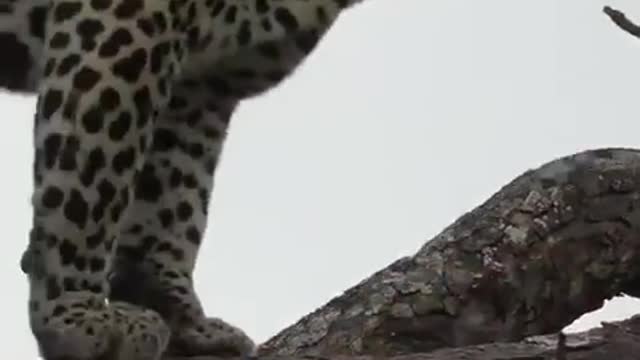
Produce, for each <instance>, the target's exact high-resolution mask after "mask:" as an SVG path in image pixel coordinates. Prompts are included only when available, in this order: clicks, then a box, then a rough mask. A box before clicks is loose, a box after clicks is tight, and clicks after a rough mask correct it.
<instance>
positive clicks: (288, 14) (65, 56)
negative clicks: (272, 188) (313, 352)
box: [0, 0, 363, 360]
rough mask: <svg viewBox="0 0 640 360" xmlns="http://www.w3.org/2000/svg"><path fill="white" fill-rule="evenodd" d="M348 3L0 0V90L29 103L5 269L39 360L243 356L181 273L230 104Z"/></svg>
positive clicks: (244, 343) (279, 72) (190, 254)
mask: <svg viewBox="0 0 640 360" xmlns="http://www.w3.org/2000/svg"><path fill="white" fill-rule="evenodd" d="M361 2H363V0H0V49H3V51H4V52H5V55H3V57H0V89H2V90H3V91H8V92H10V93H17V94H26V95H30V94H32V95H34V96H35V97H36V106H35V108H36V109H35V114H34V119H33V121H34V127H33V143H34V147H33V148H34V156H33V170H32V175H33V191H32V194H31V204H32V209H33V210H32V211H33V216H32V219H33V221H32V225H31V230H30V232H29V239H28V245H27V248H26V250H25V251H24V254H23V257H22V259H21V261H20V266H21V269H22V271H23V272H24V273H25V274H26V277H27V279H28V288H29V294H28V315H29V326H30V329H31V332H32V335H33V337H34V340H35V342H36V344H37V346H38V351H39V353H40V355H41V356H42V358H44V359H45V360H102V359H109V360H111V359H113V360H120V359H122V360H124V359H127V360H157V359H160V358H163V357H165V356H177V357H188V356H208V355H211V356H224V357H227V356H253V355H255V354H256V351H257V346H256V344H255V342H254V341H253V340H252V339H251V338H250V337H249V336H248V335H247V334H246V333H245V332H244V331H243V330H241V329H240V328H238V327H236V326H234V325H232V324H230V323H228V322H226V321H224V320H223V319H221V318H218V317H211V316H208V315H207V314H206V313H205V311H204V306H203V305H202V303H201V301H200V299H199V297H198V295H197V294H196V291H195V289H194V269H195V267H196V265H197V264H196V263H197V259H198V254H199V250H200V248H201V245H202V241H203V238H204V236H203V235H204V233H205V231H206V225H207V221H208V209H209V206H210V198H211V194H212V191H213V185H214V174H215V171H216V169H217V165H218V164H219V162H220V156H221V153H222V150H223V147H224V146H223V145H224V141H225V138H226V134H227V131H228V126H229V123H230V120H231V118H232V115H233V114H234V111H235V110H236V108H237V107H238V105H239V103H241V102H242V101H244V100H246V99H250V98H253V97H256V96H259V95H261V94H264V93H266V92H268V91H270V90H272V89H273V88H275V87H277V86H279V85H280V84H282V83H283V82H284V81H285V80H286V79H288V78H289V77H291V76H292V75H293V74H294V73H295V72H296V70H297V69H299V68H300V67H301V65H302V64H304V63H305V60H306V59H307V58H308V57H309V55H310V54H311V53H312V52H313V51H314V50H315V49H316V48H317V45H318V43H319V42H320V41H321V40H322V39H323V38H324V36H325V35H326V33H327V32H328V31H329V30H330V29H331V28H332V26H333V24H334V23H335V22H336V20H337V19H338V17H339V16H340V15H341V14H343V12H345V11H347V10H350V9H352V8H353V7H354V6H355V5H356V4H359V3H361Z"/></svg>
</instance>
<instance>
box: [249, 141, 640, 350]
mask: <svg viewBox="0 0 640 360" xmlns="http://www.w3.org/2000/svg"><path fill="white" fill-rule="evenodd" d="M639 274H640V152H639V151H635V150H627V149H602V150H594V151H587V152H584V153H580V154H577V155H574V156H570V157H565V158H561V159H558V160H556V161H553V162H550V163H548V164H546V165H544V166H542V167H540V168H538V169H536V170H533V171H528V172H526V173H525V174H523V175H521V176H520V177H518V178H516V179H515V180H514V181H512V182H511V183H510V184H508V185H507V186H505V187H504V188H502V189H501V190H500V191H499V192H498V193H497V194H495V195H494V196H492V197H491V198H490V199H489V200H487V201H486V202H485V203H484V204H482V205H481V206H479V207H478V208H476V209H475V210H473V211H471V212H469V213H467V214H465V215H463V216H462V217H461V218H460V219H458V220H457V221H456V222H455V223H454V224H453V225H451V226H449V227H448V228H446V229H445V230H444V231H443V232H442V233H441V234H439V235H438V236H436V237H435V238H434V239H432V240H431V241H428V242H427V243H426V244H425V245H424V246H423V247H422V248H421V249H420V250H419V251H418V252H417V253H416V254H415V255H414V256H412V257H407V258H402V259H400V260H398V261H396V262H394V263H393V264H391V265H390V266H389V267H387V268H385V269H383V270H381V271H379V272H377V273H376V274H374V275H372V276H371V277H369V278H368V279H366V280H364V281H363V282H361V283H360V284H358V285H356V286H355V287H353V288H351V289H349V290H347V291H346V292H345V293H344V294H343V295H341V296H338V297H337V298H335V299H333V300H331V301H330V302H329V303H328V304H326V305H325V306H323V307H322V308H320V309H318V310H316V311H315V312H313V313H311V314H309V315H308V316H306V317H304V318H303V319H301V320H300V321H299V322H297V323H296V324H294V325H293V326H291V327H289V328H287V329H285V330H283V331H282V332H280V333H279V334H278V335H276V336H275V337H273V338H272V339H270V340H269V341H267V342H266V343H265V344H263V345H262V346H261V349H260V354H261V355H278V356H292V355H301V354H304V355H313V356H336V355H351V356H356V355H371V354H375V355H377V356H393V355H399V354H411V353H424V352H430V351H433V350H436V349H440V348H444V347H460V346H467V345H474V344H481V343H489V342H496V341H506V342H509V341H519V340H522V339H523V338H525V337H527V336H532V335H539V334H548V333H554V332H557V331H560V330H561V329H562V328H564V327H565V326H567V325H568V324H570V323H571V322H572V321H573V320H575V319H576V318H578V317H579V316H581V315H582V314H584V313H587V312H590V311H593V310H595V309H598V308H599V307H601V306H602V305H603V302H604V300H605V299H610V298H612V297H613V296H616V295H618V294H620V293H622V292H626V293H628V294H632V295H637V294H638V293H640V291H639V289H640V286H639V284H640V281H638V279H639V278H640V277H639V276H638V275H639Z"/></svg>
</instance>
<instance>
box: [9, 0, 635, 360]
mask: <svg viewBox="0 0 640 360" xmlns="http://www.w3.org/2000/svg"><path fill="white" fill-rule="evenodd" d="M605 4H610V5H613V6H616V7H619V8H621V9H623V10H624V11H626V12H627V14H628V15H629V16H631V17H632V18H635V19H640V2H638V1H637V0H610V1H609V2H605V1H602V0H562V1H557V0H535V1H522V0H517V1H514V0H447V1H429V0H366V2H365V4H363V5H361V6H358V7H356V8H354V9H353V10H351V11H349V13H348V14H345V16H343V17H341V19H340V20H339V22H338V24H337V25H336V26H335V28H333V30H332V31H331V32H330V33H329V35H328V36H327V37H326V39H325V41H323V43H322V44H321V46H320V47H319V48H318V50H317V51H316V52H315V53H314V54H313V55H312V56H311V58H310V59H309V61H308V62H307V64H306V66H304V67H303V68H302V69H301V70H300V71H299V72H298V73H297V74H296V75H295V76H294V78H292V79H291V80H290V81H288V82H286V83H285V84H284V85H283V86H282V87H280V88H279V89H277V90H275V91H273V92H271V93H269V94H268V95H266V96H262V97H260V98H258V99H255V100H252V101H248V102H246V103H245V104H243V105H242V106H241V108H240V110H239V111H238V112H237V114H236V116H235V119H234V121H233V124H232V128H231V133H230V136H229V139H228V143H227V148H226V150H225V153H224V159H223V162H222V166H221V168H220V171H219V172H218V175H217V188H216V190H215V193H214V197H213V205H212V215H213V217H212V219H211V221H210V227H209V230H208V233H207V239H206V245H205V246H204V250H203V252H202V254H201V257H200V262H199V267H198V269H197V287H198V289H199V291H200V294H201V295H202V298H203V301H204V303H205V304H206V306H207V310H208V312H209V313H211V314H215V315H217V316H221V317H223V318H226V319H227V320H229V321H231V322H233V323H235V324H237V325H239V326H241V327H242V328H244V329H246V330H247V331H248V332H249V334H250V335H251V336H253V337H255V339H256V340H258V341H263V340H265V339H266V338H268V337H269V336H271V335H273V334H275V333H276V332H277V331H278V330H279V329H281V328H283V327H285V326H286V325H289V324H291V323H292V322H294V321H296V320H297V319H298V318H300V317H301V316H303V315H305V314H306V313H308V312H310V311H312V310H314V309H315V308H316V307H318V306H320V305H322V304H323V303H325V302H326V301H328V300H329V299H330V298H332V297H333V296H335V295H338V294H339V293H341V292H342V290H344V289H346V288H348V287H350V286H352V285H354V284H355V283H357V282H358V281H359V280H361V279H362V278H364V277H366V276H368V275H370V274H371V273H372V272H374V271H376V270H378V269H379V268H381V267H384V266H386V265H387V264H389V263H390V262H392V261H393V260H395V259H396V258H398V257H400V256H403V255H409V254H411V253H413V252H414V251H415V250H417V249H418V247H419V246H420V245H422V244H423V243H424V241H426V240H427V239H429V238H431V237H432V236H434V235H436V234H437V233H438V232H439V231H440V230H441V229H442V228H443V227H445V226H446V225H448V224H449V223H450V222H452V221H453V220H455V219H456V218H457V217H458V216H460V215H461V214H462V213H463V212H465V211H467V210H470V209H472V208H474V207H475V206H477V205H479V204H480V203H481V202H483V201H485V200H486V199H487V198H488V197H489V196H490V195H491V194H493V193H494V192H495V191H496V190H497V189H498V188H499V187H501V186H502V185H504V184H505V183H507V182H509V181H510V180H511V179H512V178H514V177H515V176H517V175H519V174H520V173H522V172H523V171H525V170H527V169H528V168H531V167H537V166H539V165H541V164H542V163H544V162H547V161H549V160H551V159H554V158H556V157H559V156H564V155H568V154H571V153H574V152H576V151H581V150H585V149H589V148H595V147H605V146H628V147H636V148H639V147H640V122H639V121H638V120H639V119H640V107H639V106H640V105H639V104H640V103H639V102H638V97H637V96H638V91H637V88H638V85H639V84H640V67H639V66H638V64H640V41H638V40H634V39H633V38H631V37H630V36H627V35H626V34H624V33H623V32H621V31H620V30H618V29H617V28H615V27H614V26H613V25H612V24H611V23H610V22H609V20H608V19H607V18H606V17H605V16H604V15H603V14H602V12H601V8H602V6H603V5H605ZM34 102H35V99H34V98H25V97H18V96H10V95H6V94H2V95H0V109H1V110H2V113H3V116H4V117H5V118H6V119H5V121H2V122H0V133H2V134H3V135H4V136H3V139H2V141H0V162H1V163H2V164H3V166H4V167H5V169H9V170H10V171H5V172H3V173H4V175H3V176H2V186H0V198H1V199H2V202H1V203H0V206H1V214H2V215H1V216H2V219H4V220H3V221H2V224H3V227H4V230H3V233H4V234H5V235H4V236H5V240H4V241H2V242H0V253H2V260H1V261H0V282H1V283H2V284H6V286H3V296H2V297H1V298H0V299H1V306H0V319H2V321H0V338H3V339H11V342H10V345H5V346H2V347H0V351H1V352H2V353H1V354H0V357H4V356H9V355H12V356H13V358H16V359H35V358H36V350H35V346H34V343H33V341H32V339H31V336H30V334H29V330H28V326H27V318H26V302H25V299H26V296H27V289H26V280H25V278H24V277H23V276H22V274H21V273H20V272H19V268H18V259H19V258H20V255H21V253H22V251H23V250H24V248H25V245H26V242H27V233H28V230H29V222H30V214H31V212H30V205H29V196H30V194H31V156H32V151H31V131H32V117H33V116H32V113H33V109H34ZM638 312H640V301H635V300H630V299H625V298H623V299H617V300H614V301H612V302H610V303H608V304H607V306H606V307H605V308H604V309H602V310H601V311H598V312H596V313H593V314H589V315H588V316H586V317H583V318H582V319H580V320H579V321H578V322H577V323H575V324H574V325H573V326H572V327H571V328H570V329H571V330H578V329H584V328H587V327H591V326H594V325H596V324H598V322H599V321H601V320H613V319H621V318H624V317H627V316H629V315H631V314H634V313H638Z"/></svg>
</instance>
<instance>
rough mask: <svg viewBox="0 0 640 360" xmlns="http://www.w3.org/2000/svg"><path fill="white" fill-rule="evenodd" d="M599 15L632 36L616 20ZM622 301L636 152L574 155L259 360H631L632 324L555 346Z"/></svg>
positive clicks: (638, 347) (526, 177) (632, 224)
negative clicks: (613, 301)
mask: <svg viewBox="0 0 640 360" xmlns="http://www.w3.org/2000/svg"><path fill="white" fill-rule="evenodd" d="M604 12H605V13H606V14H607V15H608V16H609V17H610V18H611V20H612V21H613V22H614V23H615V24H617V25H618V26H619V27H620V28H621V29H623V30H625V31H626V32H628V33H629V34H631V35H633V36H635V37H638V38H640V27H639V26H637V25H634V24H633V23H631V22H630V21H629V20H628V19H627V18H626V17H625V16H624V14H623V13H621V12H620V11H617V10H614V9H612V8H610V7H605V9H604ZM623 293H625V294H628V295H631V296H636V297H640V151H638V150H631V149H599V150H592V151H586V152H583V153H579V154H576V155H573V156H569V157H564V158H561V159H558V160H555V161H552V162H550V163H547V164H545V165H543V166H541V167H539V168H538V169H535V170H531V171H528V172H526V173H524V174H523V175H521V176H519V177H518V178H516V179H515V180H513V181H512V182H511V183H510V184H508V185H507V186H505V187H504V188H502V189H501V190H500V191H498V192H497V193H496V194H495V195H494V196H492V197H491V198H490V199H489V200H487V201H486V202H485V203H484V204H482V205H481V206H479V207H477V208H476V209H474V210H473V211H471V212H469V213H467V214H465V215H463V216H462V217H460V218H459V219H458V220H457V221H456V222H455V223H453V224H452V225H451V226H449V227H447V228H446V229H445V230H444V231H443V232H442V233H440V234H439V235H438V236H436V237H435V238H433V239H431V240H430V241H428V242H427V243H426V244H425V245H424V246H423V247H422V248H421V249H420V250H419V251H418V252H417V253H416V254H415V255H413V256H411V257H406V258H402V259H399V260H397V261H396V262H394V263H393V264H391V265H389V266H388V267H386V268H385V269H382V270H381V271H379V272H377V273H375V274H373V275H372V276H371V277H369V278H368V279H365V280H363V281H362V282H361V283H359V284H357V285H356V286H354V287H353V288H351V289H349V290H347V291H346V292H345V293H344V294H342V295H340V296H338V297H336V298H335V299H333V300H331V301H330V302H329V303H327V304H326V305H324V306H323V307H321V308H320V309H318V310H316V311H314V312H313V313H311V314H309V315H307V316H305V317H304V318H303V319H301V320H300V321H298V322H297V323H296V324H294V325H292V326H291V327H289V328H287V329H284V330H283V331H282V332H280V333H279V334H277V335H276V336H274V337H273V338H272V339H270V340H268V341H267V342H266V343H264V344H262V345H261V347H260V350H259V357H260V358H264V359H281V360H285V359H286V360H294V359H303V358H304V359H309V358H319V359H326V358H331V359H334V358H335V359H343V360H372V359H374V358H380V357H393V358H395V359H397V360H445V359H446V360H462V359H476V360H489V359H491V360H507V359H512V360H516V359H517V360H543V359H557V360H604V359H605V358H606V359H607V360H609V359H610V358H611V357H616V358H617V360H627V359H629V360H631V359H638V358H640V316H638V317H633V318H631V319H628V320H626V321H624V322H619V323H611V324H603V326H602V327H600V328H597V329H593V330H590V331H588V332H584V333H580V334H571V335H567V336H565V335H563V334H562V333H560V334H556V333H557V332H559V331H561V330H562V329H563V328H564V327H565V326H567V325H568V324H570V323H571V322H572V321H573V320H575V319H577V318H578V317H579V316H581V315H582V314H584V313H587V312H590V311H593V310H596V309H598V308H599V307H601V306H602V305H603V303H604V301H605V300H606V299H610V298H612V297H614V296H617V295H620V294H623ZM639 310H640V309H639ZM639 312H640V311H639ZM543 334H549V335H544V336H543ZM172 360H178V359H172ZM191 360H196V359H193V358H192V359H191ZM199 360H211V358H208V359H204V358H200V359H199Z"/></svg>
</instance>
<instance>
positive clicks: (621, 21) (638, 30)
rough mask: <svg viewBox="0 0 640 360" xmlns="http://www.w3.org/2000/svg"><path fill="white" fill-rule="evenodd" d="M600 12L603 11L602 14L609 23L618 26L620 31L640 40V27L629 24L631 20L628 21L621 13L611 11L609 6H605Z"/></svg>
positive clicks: (614, 10)
mask: <svg viewBox="0 0 640 360" xmlns="http://www.w3.org/2000/svg"><path fill="white" fill-rule="evenodd" d="M602 11H604V13H605V14H607V15H608V16H609V18H610V19H611V21H613V22H614V23H615V24H616V25H618V27H620V28H621V29H622V30H624V31H626V32H628V33H629V34H631V35H633V36H635V37H637V38H640V26H638V25H636V24H634V23H633V22H631V20H629V19H628V18H627V16H626V15H625V14H624V13H623V12H622V11H620V10H616V9H613V8H612V7H610V6H605V7H604V9H602Z"/></svg>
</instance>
